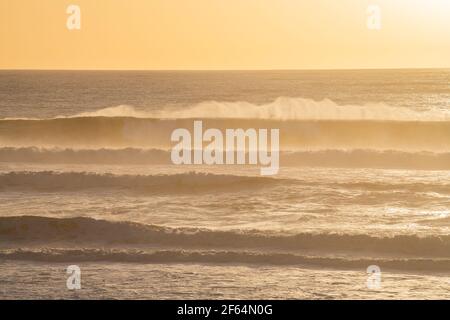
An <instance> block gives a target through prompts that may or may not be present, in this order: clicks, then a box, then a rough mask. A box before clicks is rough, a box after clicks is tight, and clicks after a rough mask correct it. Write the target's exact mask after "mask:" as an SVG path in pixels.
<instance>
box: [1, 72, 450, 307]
mask: <svg viewBox="0 0 450 320" xmlns="http://www.w3.org/2000/svg"><path fill="white" fill-rule="evenodd" d="M194 120H202V121H203V125H204V126H205V128H217V129H219V130H226V129H228V128H235V129H236V128H243V129H248V128H255V129H263V128H266V129H279V135H280V169H279V172H278V174H276V175H273V176H261V175H260V170H259V169H260V167H259V166H256V165H205V164H203V165H174V164H173V163H172V161H171V157H170V155H171V148H172V147H173V142H172V141H171V139H170V138H171V132H173V130H175V129H177V128H187V129H192V127H193V121H194ZM70 265H76V266H78V267H79V268H80V271H81V289H80V290H69V289H68V288H67V286H66V280H67V278H68V277H69V275H68V274H67V273H66V270H67V267H68V266H70ZM373 266H375V269H376V270H377V272H376V273H377V274H376V276H377V277H375V278H374V275H373V274H372V273H370V272H369V270H374V269H373ZM0 270H1V271H0V298H2V299H35V298H38V299H44V298H49V299H61V298H64V299H166V298H172V299H216V298H217V299H227V298H230V299H390V298H395V299H414V298H418V299H430V298H437V299H449V298H450V70H439V69H417V70H342V71H338V70H336V71H326V70H323V71H0ZM373 281H375V282H376V285H375V286H373V285H370V284H373V283H374V282H373Z"/></svg>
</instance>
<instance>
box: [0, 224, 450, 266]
mask: <svg viewBox="0 0 450 320" xmlns="http://www.w3.org/2000/svg"><path fill="white" fill-rule="evenodd" d="M0 239H1V240H2V241H14V242H17V241H22V242H27V241H29V242H32V243H34V244H36V243H39V242H44V243H49V242H51V243H54V242H55V241H60V242H73V243H76V244H79V245H82V244H89V245H92V243H98V244H100V243H103V244H116V245H131V244H141V245H148V246H151V247H162V246H170V247H176V248H181V249H193V248H202V249H214V250H216V249H221V250H223V249H225V248H227V249H230V248H231V249H234V250H236V249H239V250H250V249H252V250H275V251H277V252H279V251H283V250H289V251H298V250H313V251H318V252H328V253H339V252H353V253H362V254H367V255H370V254H372V253H386V254H408V255H414V256H420V257H421V258H423V257H441V258H450V236H427V237H421V236H418V235H393V236H385V237H381V236H380V237H376V236H370V235H362V234H360V235H358V234H337V233H336V234H334V233H298V234H279V233H269V232H262V231H257V230H236V231H220V230H210V229H199V228H169V227H163V226H156V225H146V224H139V223H133V222H111V221H106V220H96V219H92V218H81V217H78V218H62V219H57V218H48V217H38V216H17V217H0ZM447 263H448V262H447ZM366 266H367V264H366Z"/></svg>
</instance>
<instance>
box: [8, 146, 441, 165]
mask: <svg viewBox="0 0 450 320" xmlns="http://www.w3.org/2000/svg"><path fill="white" fill-rule="evenodd" d="M0 162H14V163H64V164H121V165H144V164H165V165H170V164H172V162H171V160H170V151H167V150H161V149H139V148H124V149H108V148H101V149H71V148H38V147H23V148H14V147H4V148H0ZM280 164H281V165H282V166H311V167H332V168H386V169H422V170H450V153H445V152H443V153H434V152H403V151H395V150H386V151H378V150H365V149H357V150H317V151H286V152H281V154H280Z"/></svg>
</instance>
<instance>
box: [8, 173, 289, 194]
mask: <svg viewBox="0 0 450 320" xmlns="http://www.w3.org/2000/svg"><path fill="white" fill-rule="evenodd" d="M281 181H283V180H281V179H274V178H268V177H261V176H254V177H250V176H238V175H227V174H208V173H197V172H189V173H179V174H170V175H169V174H156V175H114V174H97V173H89V172H54V171H40V172H29V171H23V172H20V171H18V172H15V171H14V172H9V173H3V174H0V190H10V189H11V188H20V189H37V190H44V191H55V190H56V191H70V190H82V189H90V188H102V189H111V188H122V189H125V190H127V191H141V192H169V193H170V192H178V191H183V192H193V191H201V190H205V191H206V190H207V191H211V190H224V189H225V190H226V189H229V190H238V189H243V188H258V187H264V186H270V185H274V184H278V183H281Z"/></svg>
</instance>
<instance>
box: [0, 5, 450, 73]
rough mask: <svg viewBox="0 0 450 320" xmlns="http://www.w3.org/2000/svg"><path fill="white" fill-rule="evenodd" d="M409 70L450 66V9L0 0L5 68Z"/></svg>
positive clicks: (0, 61)
mask: <svg viewBox="0 0 450 320" xmlns="http://www.w3.org/2000/svg"><path fill="white" fill-rule="evenodd" d="M70 4H76V5H79V7H80V9H81V30H72V31H70V30H68V29H67V28H66V20H67V18H68V16H69V15H68V14H66V8H67V7H68V6H69V5H70ZM370 4H377V5H379V6H380V8H381V30H379V31H377V30H369V29H368V28H367V25H366V22H367V18H368V14H367V12H366V10H367V7H368V6H369V5H370ZM409 67H414V68H420V67H445V68H448V67H450V0H70V1H66V0H45V1H43V0H0V68H1V69H346V68H409Z"/></svg>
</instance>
